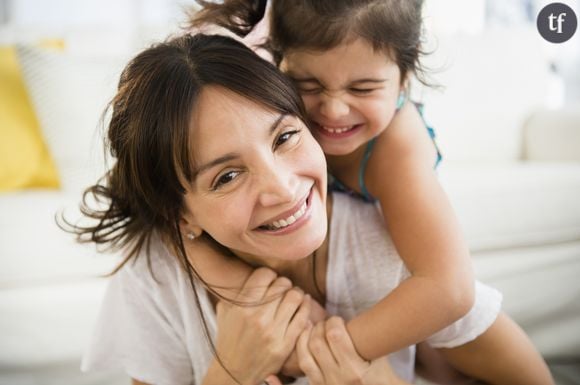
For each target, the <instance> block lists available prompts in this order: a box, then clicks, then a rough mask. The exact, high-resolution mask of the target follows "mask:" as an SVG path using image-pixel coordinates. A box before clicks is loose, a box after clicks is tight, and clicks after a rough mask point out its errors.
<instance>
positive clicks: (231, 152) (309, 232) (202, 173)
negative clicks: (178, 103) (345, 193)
mask: <svg viewBox="0 0 580 385" xmlns="http://www.w3.org/2000/svg"><path fill="white" fill-rule="evenodd" d="M190 127H191V140H192V151H193V152H194V154H195V156H194V164H195V167H194V169H195V170H196V172H197V175H196V176H195V178H194V180H193V183H192V185H191V188H190V190H189V191H188V192H187V194H186V196H185V204H186V214H185V216H184V218H185V220H186V222H187V223H188V225H189V226H194V227H195V226H197V227H199V228H201V229H202V230H203V231H205V232H207V233H208V234H209V235H211V236H212V238H214V239H215V240H216V241H217V242H219V243H221V244H222V245H224V246H226V247H228V248H229V249H231V250H232V251H234V252H235V253H236V254H238V255H250V256H252V258H253V259H254V260H255V259H256V257H257V258H258V259H259V260H261V261H267V260H271V259H278V260H286V261H291V260H296V259H300V258H303V257H306V256H307V255H309V254H310V253H312V252H313V251H314V250H315V249H316V248H317V247H318V246H320V244H321V243H322V242H323V240H324V238H325V236H326V231H327V215H326V204H325V201H326V163H325V160H324V154H323V153H322V149H321V148H320V146H319V145H318V144H317V142H316V141H315V140H314V138H313V137H312V135H311V134H310V132H309V130H308V128H307V127H306V126H305V125H304V123H303V122H302V121H301V120H299V119H298V118H296V117H294V116H289V115H286V116H283V115H281V114H280V113H278V112H273V111H270V110H267V109H266V108H265V107H263V106H261V105H259V104H257V103H255V102H253V101H250V100H248V99H245V98H243V97H242V96H239V95H238V94H235V93H233V92H231V91H228V90H226V89H224V88H221V87H216V86H208V87H205V88H204V89H203V90H202V92H201V94H200V97H199V99H198V101H197V104H196V107H195V111H194V113H193V116H192V119H191V123H190Z"/></svg>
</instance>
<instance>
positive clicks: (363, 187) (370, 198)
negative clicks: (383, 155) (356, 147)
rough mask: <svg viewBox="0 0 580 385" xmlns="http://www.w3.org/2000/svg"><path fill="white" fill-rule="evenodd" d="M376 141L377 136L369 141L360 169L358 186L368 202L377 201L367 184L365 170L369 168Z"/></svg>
mask: <svg viewBox="0 0 580 385" xmlns="http://www.w3.org/2000/svg"><path fill="white" fill-rule="evenodd" d="M376 141H377V138H376V137H375V138H372V139H371V140H369V142H368V143H367V145H366V147H365V152H364V154H363V158H362V160H361V162H360V167H359V170H358V186H359V188H360V191H361V195H362V198H363V199H364V200H365V201H367V202H374V201H376V198H375V197H373V196H372V195H371V194H370V193H369V191H368V190H367V186H366V185H365V171H366V168H367V163H368V162H369V158H370V157H371V154H372V152H373V147H374V146H375V143H376Z"/></svg>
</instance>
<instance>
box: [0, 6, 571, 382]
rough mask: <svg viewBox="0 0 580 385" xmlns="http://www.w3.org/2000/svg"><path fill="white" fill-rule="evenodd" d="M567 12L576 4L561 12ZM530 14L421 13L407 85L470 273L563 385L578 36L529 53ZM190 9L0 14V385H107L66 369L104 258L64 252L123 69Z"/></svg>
mask: <svg viewBox="0 0 580 385" xmlns="http://www.w3.org/2000/svg"><path fill="white" fill-rule="evenodd" d="M563 2H564V3H565V4H567V5H569V6H570V7H571V8H572V9H574V10H575V12H576V15H578V14H579V13H580V9H579V7H578V6H579V2H578V1H575V0H570V1H563ZM548 3H549V2H547V1H537V0H470V1H462V0H426V1H425V4H424V6H425V9H424V19H425V47H427V49H428V50H429V51H432V54H431V55H429V56H428V57H426V58H425V64H426V66H427V67H428V68H430V69H431V70H432V71H431V72H430V74H431V75H430V76H431V79H432V80H434V81H435V82H436V83H437V84H439V85H441V87H440V88H438V89H428V88H425V87H419V86H414V87H413V90H412V95H413V97H414V98H415V99H416V100H418V101H421V102H423V103H424V104H425V113H426V117H427V120H428V121H429V122H430V123H431V124H432V125H433V126H434V127H435V129H436V131H437V134H438V143H439V145H440V147H441V150H442V152H443V156H444V163H443V166H442V167H441V169H440V177H441V181H442V183H443V185H444V187H445V188H446V189H447V191H448V193H449V196H450V199H451V202H452V204H453V205H454V207H455V209H456V211H457V215H458V216H459V219H460V221H461V223H462V226H463V230H464V233H465V236H466V238H467V240H468V242H469V245H470V249H471V252H472V256H473V261H474V265H475V268H476V272H477V275H478V277H479V279H481V280H482V281H484V282H486V283H488V284H490V285H492V286H495V287H497V288H498V289H500V290H501V291H502V292H503V293H504V309H505V310H506V311H507V312H508V313H509V314H510V315H511V316H512V317H513V318H514V319H515V320H516V321H517V322H518V323H519V324H520V325H521V326H522V327H523V328H524V329H525V330H526V332H527V333H528V334H529V335H530V336H531V337H532V339H533V341H534V343H535V344H536V346H537V347H538V349H539V350H540V352H541V353H542V354H543V355H544V357H545V358H546V360H548V362H549V363H550V365H551V368H552V370H553V372H554V375H555V376H556V378H557V381H558V384H559V385H564V384H580V280H579V279H578V277H579V276H580V200H579V198H578V197H580V71H579V70H578V69H579V68H580V32H577V33H576V35H575V36H574V37H573V38H572V39H570V40H569V41H567V42H565V43H562V44H551V43H548V42H546V41H544V40H543V39H542V38H541V36H540V35H539V34H538V32H537V30H536V17H537V14H538V12H539V11H540V9H541V8H542V7H543V6H544V5H546V4H548ZM193 5H194V4H193V1H192V0H189V1H186V0H114V1H113V0H82V1H79V0H52V1H45V0H0V385H4V384H6V385H17V384H30V385H31V384H95V385H96V384H123V383H125V384H126V383H128V379H126V378H125V377H124V376H123V375H122V374H120V373H116V372H110V373H90V374H82V373H80V371H79V366H80V358H81V355H82V352H83V349H84V347H85V346H86V345H87V343H88V341H89V338H90V335H91V328H92V325H93V323H94V320H95V317H96V316H97V311H98V307H99V303H100V298H101V296H102V294H103V291H104V288H105V286H106V278H102V275H103V274H104V273H106V272H109V271H110V270H111V268H112V267H113V266H114V264H115V262H116V261H117V256H115V255H110V254H97V251H96V250H94V249H93V248H91V247H85V246H81V245H78V244H76V243H75V242H74V240H73V239H72V237H71V236H69V235H67V234H65V233H64V232H62V231H61V230H59V229H58V228H57V227H56V225H55V221H54V217H55V214H56V213H57V212H59V211H61V210H64V211H65V213H69V214H70V218H76V217H77V216H76V208H77V207H78V203H79V201H80V198H81V192H82V190H83V189H84V188H85V187H87V186H88V185H89V184H91V183H94V182H95V181H96V180H97V178H98V177H99V176H101V175H102V173H103V172H104V169H105V168H104V162H103V150H102V132H101V129H102V126H100V125H99V119H100V118H101V114H102V112H103V109H104V107H105V105H106V103H107V101H108V100H109V99H110V98H111V97H112V96H113V94H114V90H115V84H116V82H117V80H118V77H119V74H120V71H121V69H122V68H123V66H124V65H125V64H126V63H127V61H128V60H129V59H130V58H131V57H132V56H133V55H135V54H136V53H137V52H139V51H140V50H142V49H143V48H145V47H147V46H148V45H150V44H151V43H153V42H156V41H160V40H163V39H165V38H166V37H167V36H169V35H171V34H178V33H183V30H182V29H181V27H183V26H184V21H185V13H184V9H187V8H189V7H192V6H193Z"/></svg>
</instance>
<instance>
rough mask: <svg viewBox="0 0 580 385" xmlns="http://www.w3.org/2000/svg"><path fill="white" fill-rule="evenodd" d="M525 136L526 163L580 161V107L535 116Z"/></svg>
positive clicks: (534, 114)
mask: <svg viewBox="0 0 580 385" xmlns="http://www.w3.org/2000/svg"><path fill="white" fill-rule="evenodd" d="M523 135H524V137H523V157H524V160H532V161H560V162H569V161H577V162H580V105H576V106H569V107H566V108H562V109H558V110H545V109H542V110H539V111H537V112H535V113H533V114H532V116H530V118H529V119H528V121H527V122H526V123H525V124H524V131H523Z"/></svg>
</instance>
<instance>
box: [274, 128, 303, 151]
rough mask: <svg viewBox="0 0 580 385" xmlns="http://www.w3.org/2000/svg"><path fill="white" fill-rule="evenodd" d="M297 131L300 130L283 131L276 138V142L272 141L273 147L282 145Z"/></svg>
mask: <svg viewBox="0 0 580 385" xmlns="http://www.w3.org/2000/svg"><path fill="white" fill-rule="evenodd" d="M299 132H300V130H292V131H286V132H284V133H283V134H281V135H280V136H279V137H278V138H276V143H274V147H279V146H281V145H283V144H284V143H286V142H287V141H289V140H290V139H291V138H292V137H293V136H294V135H296V134H297V133H299Z"/></svg>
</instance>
